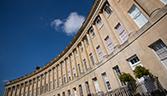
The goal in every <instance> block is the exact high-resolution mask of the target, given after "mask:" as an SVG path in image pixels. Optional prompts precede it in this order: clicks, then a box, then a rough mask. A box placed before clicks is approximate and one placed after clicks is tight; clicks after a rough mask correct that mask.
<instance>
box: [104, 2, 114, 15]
mask: <svg viewBox="0 0 167 96" xmlns="http://www.w3.org/2000/svg"><path fill="white" fill-rule="evenodd" d="M103 12H104V14H105V16H106V17H109V16H110V15H111V14H112V8H111V6H110V4H109V3H108V2H106V3H105V4H104V6H103Z"/></svg>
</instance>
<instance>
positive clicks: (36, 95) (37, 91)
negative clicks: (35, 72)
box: [35, 77, 39, 96]
mask: <svg viewBox="0 0 167 96" xmlns="http://www.w3.org/2000/svg"><path fill="white" fill-rule="evenodd" d="M38 80H39V77H37V78H36V94H35V96H38V93H39V90H38Z"/></svg>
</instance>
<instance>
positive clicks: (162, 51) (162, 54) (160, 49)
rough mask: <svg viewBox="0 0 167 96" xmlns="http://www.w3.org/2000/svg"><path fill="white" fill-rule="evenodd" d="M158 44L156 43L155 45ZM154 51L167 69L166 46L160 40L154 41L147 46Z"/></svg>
mask: <svg viewBox="0 0 167 96" xmlns="http://www.w3.org/2000/svg"><path fill="white" fill-rule="evenodd" d="M157 44H158V45H157ZM149 47H150V48H151V49H152V50H153V51H154V53H155V55H156V56H157V57H158V58H159V59H160V61H161V63H162V64H163V66H164V67H165V68H166V69H167V46H166V44H165V43H164V42H163V41H162V40H161V39H159V40H157V41H155V42H154V43H153V44H151V45H150V46H149Z"/></svg>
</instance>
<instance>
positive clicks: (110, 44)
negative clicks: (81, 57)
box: [104, 36, 114, 53]
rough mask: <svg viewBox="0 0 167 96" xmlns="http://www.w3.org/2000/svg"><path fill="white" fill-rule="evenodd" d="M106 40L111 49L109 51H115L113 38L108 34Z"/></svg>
mask: <svg viewBox="0 0 167 96" xmlns="http://www.w3.org/2000/svg"><path fill="white" fill-rule="evenodd" d="M104 41H105V44H106V46H107V48H108V50H109V53H112V52H113V51H114V45H113V42H112V40H111V38H110V37H109V36H106V38H105V39H104Z"/></svg>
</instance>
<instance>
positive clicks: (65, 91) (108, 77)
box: [5, 0, 167, 96]
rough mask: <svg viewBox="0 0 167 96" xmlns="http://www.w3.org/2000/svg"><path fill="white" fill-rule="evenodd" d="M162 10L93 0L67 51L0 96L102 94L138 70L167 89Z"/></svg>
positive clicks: (158, 1) (155, 0)
mask: <svg viewBox="0 0 167 96" xmlns="http://www.w3.org/2000/svg"><path fill="white" fill-rule="evenodd" d="M166 4H167V0H94V4H93V6H92V8H91V10H90V12H89V14H88V16H87V18H86V20H85V22H84V23H83V25H82V27H81V28H80V30H79V32H78V33H77V34H76V36H75V37H74V39H73V40H72V41H71V43H70V44H69V45H68V46H67V48H65V49H64V51H63V52H62V53H61V54H59V55H58V56H57V57H56V58H54V59H53V60H51V61H50V62H49V63H48V64H46V65H45V66H44V67H43V68H40V69H38V70H36V71H34V72H32V73H30V74H27V75H25V76H22V77H20V78H17V79H15V80H11V81H9V82H7V84H6V85H5V96H90V95H91V94H96V93H107V92H109V91H112V90H115V89H117V88H120V87H121V86H123V83H122V82H121V81H120V80H119V76H120V74H121V73H122V72H126V73H130V74H131V75H132V76H133V77H134V78H135V76H134V73H133V70H134V69H135V67H136V66H138V65H141V66H144V67H145V68H147V69H149V71H150V72H151V73H152V74H153V75H154V76H157V77H158V79H159V81H160V83H161V85H162V86H163V88H165V89H167V46H166V45H167V6H166ZM136 80H137V79H136ZM117 96H118V95H117Z"/></svg>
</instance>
